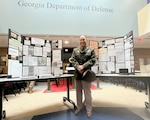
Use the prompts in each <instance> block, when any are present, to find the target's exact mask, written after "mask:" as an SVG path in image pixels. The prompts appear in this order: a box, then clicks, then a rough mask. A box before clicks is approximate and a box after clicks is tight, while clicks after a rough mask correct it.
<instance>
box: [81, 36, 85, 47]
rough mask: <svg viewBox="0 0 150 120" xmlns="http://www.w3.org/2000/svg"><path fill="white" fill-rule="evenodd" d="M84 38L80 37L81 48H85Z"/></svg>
mask: <svg viewBox="0 0 150 120" xmlns="http://www.w3.org/2000/svg"><path fill="white" fill-rule="evenodd" d="M86 41H87V40H86V38H85V37H80V46H81V47H84V46H86Z"/></svg>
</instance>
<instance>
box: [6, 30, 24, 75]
mask: <svg viewBox="0 0 150 120" xmlns="http://www.w3.org/2000/svg"><path fill="white" fill-rule="evenodd" d="M8 44H9V45H8V75H11V77H21V76H22V39H21V34H19V33H17V32H15V31H12V30H10V29H9V31H8Z"/></svg>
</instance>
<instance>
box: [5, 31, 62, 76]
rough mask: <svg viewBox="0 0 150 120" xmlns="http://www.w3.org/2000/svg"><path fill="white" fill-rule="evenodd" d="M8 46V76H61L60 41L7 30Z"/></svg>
mask: <svg viewBox="0 0 150 120" xmlns="http://www.w3.org/2000/svg"><path fill="white" fill-rule="evenodd" d="M8 46H9V47H8V74H9V75H12V77H32V76H33V77H44V76H49V75H53V74H55V73H54V72H57V73H59V74H62V72H61V71H62V69H61V68H62V57H61V56H62V55H61V51H62V40H45V39H40V38H35V37H30V36H24V35H21V34H18V33H16V32H14V31H12V30H11V29H9V45H8ZM54 63H57V65H56V66H55V65H54ZM54 66H55V67H56V68H55V71H54ZM16 71H18V72H16Z"/></svg>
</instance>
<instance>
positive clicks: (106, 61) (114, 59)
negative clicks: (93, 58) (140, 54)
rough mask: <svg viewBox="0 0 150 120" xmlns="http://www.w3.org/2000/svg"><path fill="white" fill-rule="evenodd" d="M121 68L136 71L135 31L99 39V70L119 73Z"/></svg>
mask: <svg viewBox="0 0 150 120" xmlns="http://www.w3.org/2000/svg"><path fill="white" fill-rule="evenodd" d="M120 69H128V73H133V72H134V56H133V32H132V31H131V32H129V33H128V34H126V35H125V36H122V37H118V38H113V39H109V40H103V41H99V70H100V71H101V72H102V73H119V72H120V71H119V70H120Z"/></svg>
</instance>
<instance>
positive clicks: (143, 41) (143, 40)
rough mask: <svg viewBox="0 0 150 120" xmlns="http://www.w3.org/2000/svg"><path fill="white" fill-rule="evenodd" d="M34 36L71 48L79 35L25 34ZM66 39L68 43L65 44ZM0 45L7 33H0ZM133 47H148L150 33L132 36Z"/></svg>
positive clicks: (77, 40) (96, 38) (5, 42)
mask: <svg viewBox="0 0 150 120" xmlns="http://www.w3.org/2000/svg"><path fill="white" fill-rule="evenodd" d="M27 36H31V37H36V38H42V39H47V40H59V39H61V40H63V47H65V48H72V47H76V46H78V45H79V36H69V35H27ZM87 38H88V40H98V41H100V40H106V39H112V38H113V37H100V36H98V37H95V36H87ZM65 41H68V44H65ZM0 47H8V35H7V34H0ZM134 47H135V48H150V33H147V34H145V35H143V36H141V37H140V39H139V38H134Z"/></svg>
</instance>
